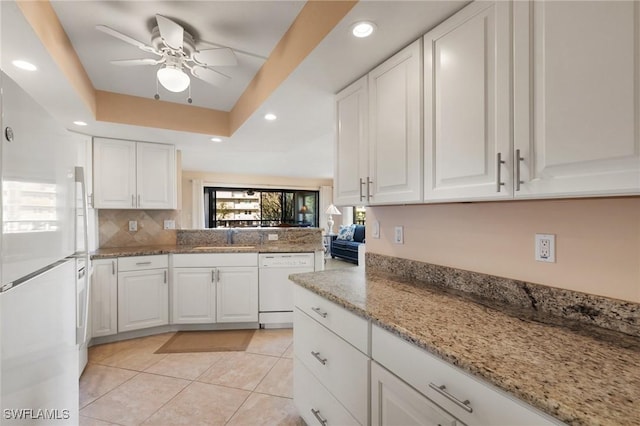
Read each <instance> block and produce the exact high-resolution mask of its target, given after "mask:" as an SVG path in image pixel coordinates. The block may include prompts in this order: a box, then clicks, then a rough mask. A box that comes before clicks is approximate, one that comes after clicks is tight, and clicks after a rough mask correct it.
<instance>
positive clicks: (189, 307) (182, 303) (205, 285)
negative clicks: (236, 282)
mask: <svg viewBox="0 0 640 426" xmlns="http://www.w3.org/2000/svg"><path fill="white" fill-rule="evenodd" d="M215 273H216V270H215V269H214V268H173V273H172V280H171V283H172V284H171V286H172V291H171V322H172V323H173V324H203V323H214V322H216V280H215Z"/></svg>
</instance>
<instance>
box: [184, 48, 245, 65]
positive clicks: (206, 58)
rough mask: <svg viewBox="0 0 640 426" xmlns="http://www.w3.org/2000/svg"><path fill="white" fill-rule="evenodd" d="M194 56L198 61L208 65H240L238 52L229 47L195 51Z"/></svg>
mask: <svg viewBox="0 0 640 426" xmlns="http://www.w3.org/2000/svg"><path fill="white" fill-rule="evenodd" d="M193 56H194V58H195V60H196V61H198V62H199V63H201V64H203V65H207V66H215V67H229V66H235V65H238V58H236V54H235V53H233V50H231V49H229V48H228V47H224V48H219V49H206V50H200V51H199V52H196V53H194V55H193Z"/></svg>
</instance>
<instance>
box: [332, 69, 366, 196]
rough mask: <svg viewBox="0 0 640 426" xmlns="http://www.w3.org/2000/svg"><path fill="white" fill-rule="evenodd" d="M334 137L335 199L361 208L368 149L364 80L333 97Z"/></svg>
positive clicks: (364, 194)
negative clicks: (334, 101)
mask: <svg viewBox="0 0 640 426" xmlns="http://www.w3.org/2000/svg"><path fill="white" fill-rule="evenodd" d="M336 113H337V123H338V129H337V137H336V150H335V162H334V164H335V175H334V195H333V197H334V200H333V203H334V204H336V205H338V206H340V205H350V206H353V205H362V204H365V203H366V202H367V201H368V200H367V193H366V189H367V187H366V185H367V180H368V179H369V157H368V156H369V147H368V143H369V142H368V139H367V131H368V129H367V126H368V119H367V113H368V105H367V77H366V76H364V77H362V78H361V79H360V80H358V81H356V82H355V83H353V84H351V85H350V86H349V87H347V88H346V89H344V90H343V91H342V92H340V93H339V94H338V95H337V97H336Z"/></svg>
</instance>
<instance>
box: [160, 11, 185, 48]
mask: <svg viewBox="0 0 640 426" xmlns="http://www.w3.org/2000/svg"><path fill="white" fill-rule="evenodd" d="M156 21H158V30H159V31H160V37H162V40H163V41H164V42H165V44H166V45H167V46H169V47H170V48H171V49H173V50H180V49H182V46H183V43H184V28H182V26H180V25H179V24H176V23H175V22H173V21H172V20H171V19H169V18H165V17H164V16H162V15H156Z"/></svg>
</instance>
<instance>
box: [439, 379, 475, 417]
mask: <svg viewBox="0 0 640 426" xmlns="http://www.w3.org/2000/svg"><path fill="white" fill-rule="evenodd" d="M429 387H430V388H431V389H433V390H434V391H436V392H438V393H439V394H440V395H442V396H444V397H445V398H447V399H448V400H449V401H451V402H453V403H454V404H456V405H457V406H459V407H461V408H464V409H465V410H467V411H468V412H470V413H473V408H471V402H470V401H469V400H468V399H465V400H464V401H460V400H459V399H458V398H456V397H455V396H453V395H451V394H450V393H449V392H447V387H446V386H445V385H442V386H438V385H436V384H434V383H429Z"/></svg>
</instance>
